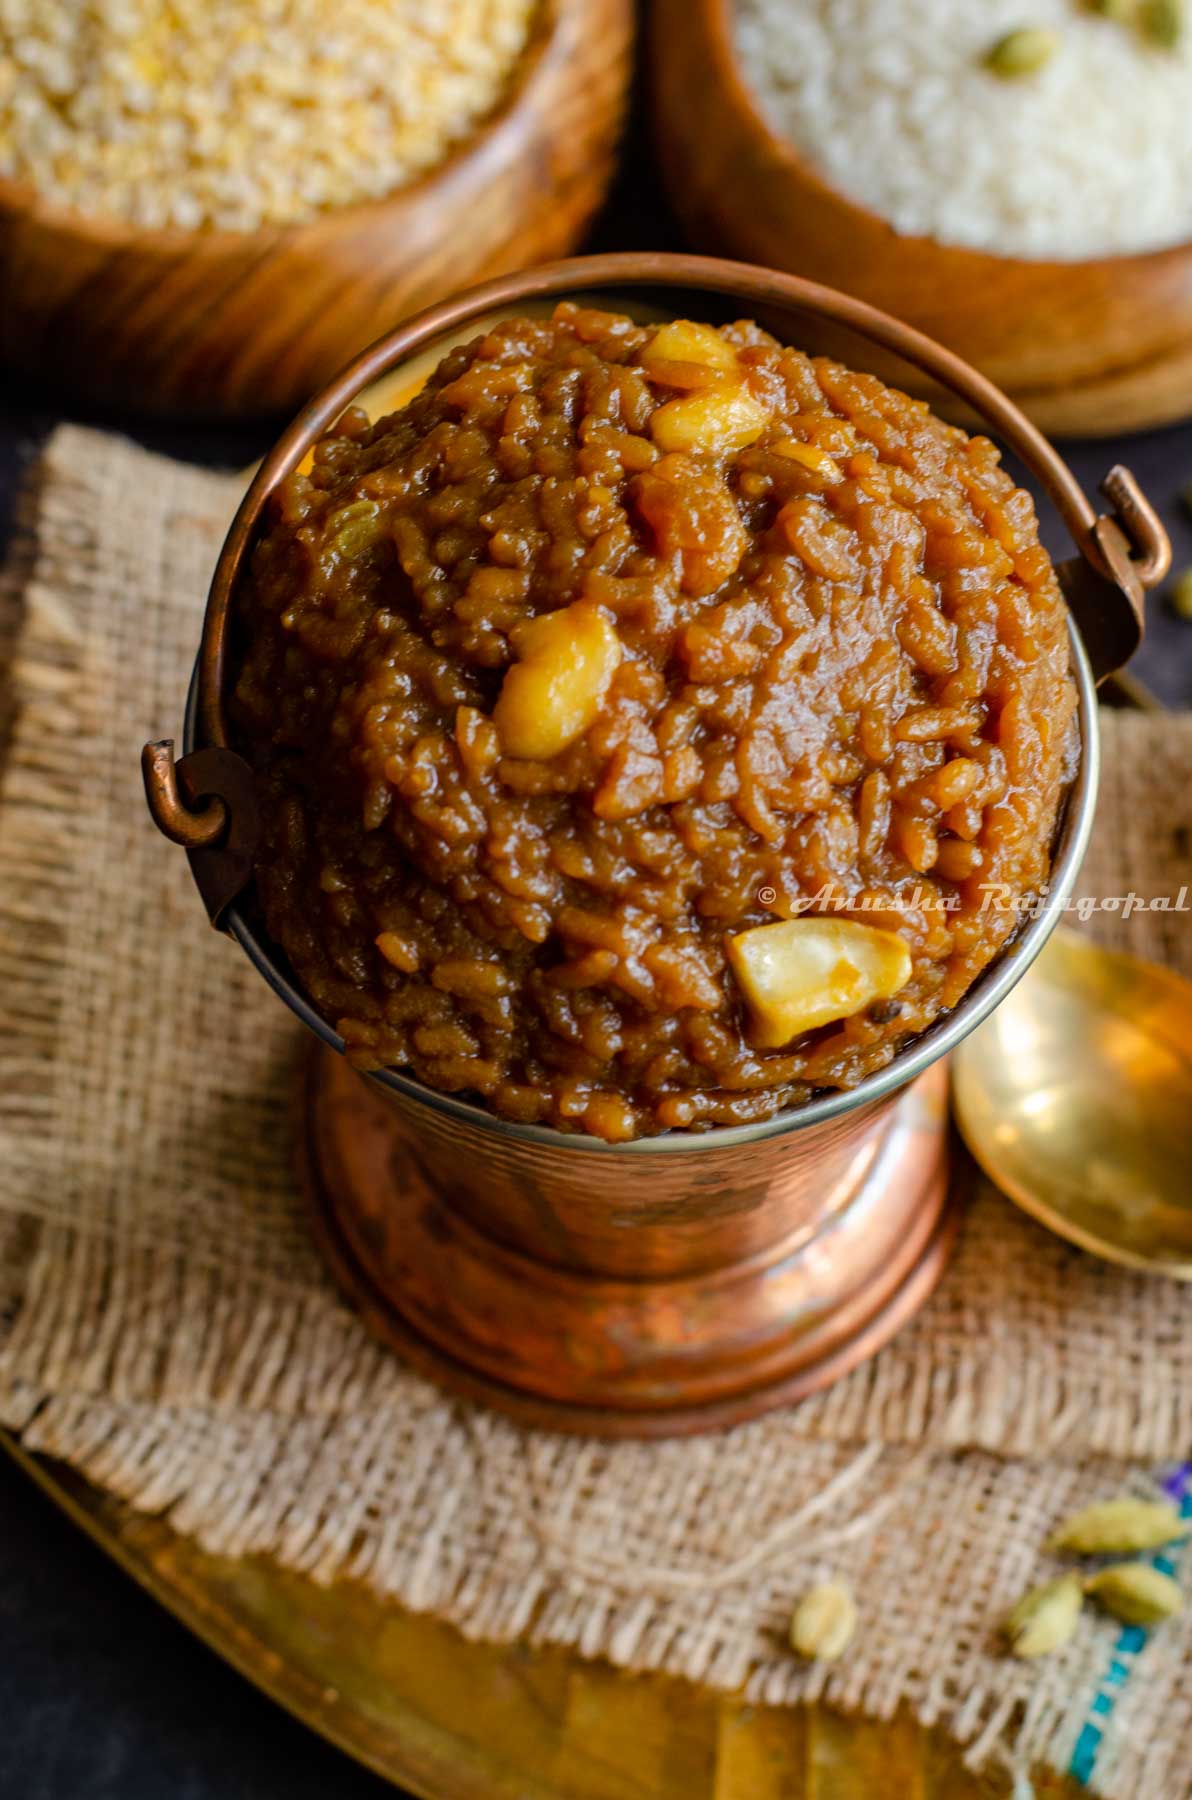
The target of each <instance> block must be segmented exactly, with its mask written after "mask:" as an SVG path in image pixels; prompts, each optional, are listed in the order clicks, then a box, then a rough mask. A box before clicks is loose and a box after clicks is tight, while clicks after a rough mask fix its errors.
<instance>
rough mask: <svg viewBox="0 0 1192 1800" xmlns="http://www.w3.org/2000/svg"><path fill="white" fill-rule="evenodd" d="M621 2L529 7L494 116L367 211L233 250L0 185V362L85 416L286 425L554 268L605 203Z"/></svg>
mask: <svg viewBox="0 0 1192 1800" xmlns="http://www.w3.org/2000/svg"><path fill="white" fill-rule="evenodd" d="M632 36H633V3H632V0H543V3H542V6H541V13H540V22H539V24H538V27H537V29H536V31H535V33H534V36H533V38H532V41H531V43H530V45H529V46H528V48H527V50H526V52H525V54H524V56H523V57H522V60H521V63H520V66H519V68H518V70H517V72H516V74H515V77H514V80H513V83H512V86H511V88H510V91H509V92H508V94H507V96H506V98H505V100H504V102H503V103H502V105H501V106H500V108H499V109H498V111H497V112H496V113H495V114H493V115H492V116H491V117H490V118H489V119H488V120H486V121H485V122H484V123H483V124H482V125H481V126H480V127H479V128H478V129H477V131H476V132H475V133H474V134H473V135H472V136H471V137H470V138H468V139H467V140H466V142H464V143H463V144H462V145H460V146H459V148H458V149H457V150H456V151H455V152H454V153H453V154H452V155H451V156H450V157H448V158H447V159H446V160H445V161H444V162H442V163H440V164H439V165H437V166H436V167H435V168H433V169H432V170H431V171H430V172H429V173H428V174H426V175H425V176H424V177H423V178H422V179H421V180H419V181H417V182H414V183H412V184H411V185H409V186H408V187H405V188H402V189H400V190H398V191H397V192H395V193H394V194H392V195H391V196H389V197H388V198H386V199H382V200H377V201H369V202H366V203H363V204H361V205H357V206H351V207H343V208H339V209H337V210H334V211H331V212H327V213H323V214H320V215H319V216H318V217H317V218H314V219H312V220H310V221H309V222H307V223H304V224H299V225H294V226H289V227H284V228H278V227H274V228H270V229H266V230H260V231H251V232H228V231H195V232H190V231H151V230H145V229H141V228H140V227H137V226H133V225H128V224H125V223H124V222H122V221H120V220H116V219H101V218H92V217H87V216H84V215H83V214H81V213H77V212H73V211H70V210H68V209H65V208H61V207H53V206H50V205H48V204H46V203H44V202H43V201H41V200H40V199H39V197H38V196H37V195H36V194H35V193H34V192H33V191H32V190H31V189H30V188H29V187H27V186H24V185H17V184H14V183H11V182H0V361H3V362H4V363H5V364H7V365H8V366H10V367H12V368H15V369H19V370H21V371H23V372H24V371H28V372H38V373H40V374H42V375H43V376H44V377H46V378H48V379H51V380H52V381H53V382H54V383H55V384H56V385H65V386H68V387H69V388H70V389H71V391H72V392H73V394H75V395H76V396H81V397H83V398H85V399H87V400H92V401H98V402H100V403H102V404H116V405H119V406H121V407H122V408H125V409H128V408H132V409H136V410H139V411H146V412H154V413H163V414H184V415H187V416H190V417H225V418H226V417H235V416H246V415H251V414H265V413H271V412H281V411H292V410H293V409H294V408H295V407H296V406H297V405H299V404H300V403H301V402H302V401H303V400H305V399H306V398H307V397H308V396H309V395H310V394H312V393H313V392H315V391H316V390H317V389H318V388H320V387H321V386H322V385H323V384H324V383H325V382H326V381H327V380H328V379H329V378H330V377H331V376H332V375H333V374H334V373H335V372H336V370H337V369H338V368H339V367H340V366H341V365H342V364H343V363H344V362H345V361H346V360H347V359H348V357H349V356H351V355H352V354H353V353H354V352H356V351H358V350H360V349H361V348H362V347H363V346H364V345H365V344H368V343H370V342H371V341H372V339H373V338H376V337H379V336H380V335H381V334H382V333H383V332H385V331H387V330H389V329H390V328H391V327H392V326H393V325H395V324H396V323H397V321H398V320H399V319H401V318H404V317H406V316H407V315H408V314H409V313H411V312H416V311H417V310H419V309H420V308H422V307H424V306H428V305H431V304H433V302H434V301H436V300H439V299H441V298H443V296H444V295H446V294H449V293H453V292H456V291H457V290H458V289H459V288H461V287H466V286H467V285H468V284H469V283H471V282H473V281H476V280H478V279H480V278H482V277H485V276H490V275H496V274H501V273H503V272H504V271H506V270H508V269H514V268H518V267H520V266H522V265H523V264H527V263H534V262H538V261H541V260H542V259H543V258H547V257H551V256H557V255H560V254H562V253H564V252H565V251H567V250H569V249H571V248H572V247H573V245H574V244H575V243H576V242H577V241H578V239H579V238H580V236H581V235H582V233H583V231H584V228H585V226H586V225H587V222H588V220H589V219H590V217H591V216H592V214H593V212H594V211H595V210H596V208H597V207H598V206H599V204H600V202H601V201H602V199H603V198H604V194H605V191H606V189H607V186H608V183H609V180H610V178H611V175H612V170H613V152H614V147H615V143H616V138H617V134H618V131H619V128H620V124H621V118H622V114H623V111H624V104H625V97H626V93H627V89H628V82H629V73H630V52H631V47H632Z"/></svg>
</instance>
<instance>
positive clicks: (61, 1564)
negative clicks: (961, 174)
mask: <svg viewBox="0 0 1192 1800" xmlns="http://www.w3.org/2000/svg"><path fill="white" fill-rule="evenodd" d="M639 112H640V109H639ZM678 243H679V240H678V236H677V233H676V231H675V228H674V225H673V223H672V222H671V220H670V219H669V217H668V215H667V213H666V209H665V206H664V204H663V202H662V200H661V198H660V196H659V194H658V191H657V188H656V185H655V179H654V176H653V170H652V162H651V158H650V155H649V150H648V145H647V144H646V143H645V142H644V140H643V138H642V135H641V133H640V131H635V132H633V133H631V134H630V137H629V139H628V141H627V144H626V148H625V155H624V159H623V173H622V177H621V181H620V183H619V186H618V189H617V192H616V193H615V194H614V196H613V199H612V201H611V202H610V205H609V206H608V208H606V210H605V212H604V214H603V215H602V217H601V219H600V220H599V221H598V222H597V225H596V228H595V230H594V232H593V233H592V235H591V239H590V242H589V245H588V246H587V247H588V248H591V249H606V250H607V249H639V248H640V249H667V248H674V247H678ZM0 379H5V378H0ZM0 393H2V395H3V398H2V399H0V533H2V532H3V530H4V528H5V526H6V524H7V520H8V517H9V514H10V510H11V502H12V499H13V496H14V493H15V491H16V487H17V483H18V481H19V478H20V470H21V468H22V467H23V466H24V465H25V464H26V463H27V462H28V461H29V460H30V459H31V458H32V457H33V456H35V455H36V452H37V446H38V443H39V442H40V440H41V439H42V437H43V436H44V435H45V433H46V432H47V431H48V430H49V429H50V428H51V427H52V426H53V424H54V423H55V421H56V419H58V418H60V417H64V416H69V417H76V418H77V417H80V416H82V417H85V416H86V415H85V414H81V413H80V411H79V409H78V408H72V407H71V406H70V405H69V403H68V401H64V402H63V403H62V404H60V405H58V406H57V407H55V405H54V404H53V403H52V402H51V403H48V402H47V399H46V396H45V395H44V393H40V392H39V393H34V392H32V391H28V390H23V389H22V387H21V385H20V383H19V382H15V381H13V380H12V379H11V378H7V379H6V385H5V387H4V388H3V389H2V390H0ZM94 422H99V423H111V424H115V425H117V426H118V427H119V428H120V429H124V430H128V431H130V432H131V433H132V434H133V435H135V436H137V437H138V438H140V439H141V440H142V441H143V442H145V443H146V444H148V445H149V446H150V447H152V448H155V449H160V450H163V451H167V452H169V453H170V454H174V455H185V456H187V457H189V458H192V459H194V460H196V461H207V462H212V463H226V464H231V465H233V466H237V465H240V464H244V463H247V462H248V461H250V460H251V459H252V458H253V457H254V456H257V455H259V454H260V453H261V452H262V451H263V450H264V449H265V448H266V447H267V446H268V444H269V442H270V440H271V438H272V436H273V435H274V428H273V427H271V426H269V425H264V426H258V427H256V428H254V429H247V430H244V431H235V432H233V431H228V430H211V429H202V430H200V429H192V430H181V429H179V428H177V427H174V428H167V427H162V426H142V425H138V424H137V423H136V422H135V421H129V420H103V421H94ZM1065 454H1066V455H1067V457H1068V460H1069V462H1070V463H1071V465H1072V467H1073V469H1074V470H1075V472H1076V474H1077V475H1078V476H1079V477H1080V479H1081V480H1082V482H1083V483H1084V485H1085V488H1086V490H1087V491H1089V492H1090V493H1091V492H1093V491H1094V490H1095V488H1096V485H1097V482H1098V481H1099V480H1100V478H1101V476H1102V475H1103V474H1104V473H1105V472H1106V470H1108V469H1109V467H1110V466H1111V465H1112V464H1113V463H1114V462H1124V463H1126V464H1127V465H1128V466H1129V467H1130V468H1132V469H1133V471H1134V473H1135V474H1136V475H1137V476H1138V478H1139V480H1140V482H1141V483H1142V486H1143V489H1144V491H1145V492H1146V493H1147V494H1148V496H1149V497H1150V499H1151V500H1152V501H1153V502H1154V503H1155V504H1156V506H1158V507H1159V508H1160V510H1161V511H1162V512H1163V515H1164V518H1165V521H1166V523H1167V525H1168V527H1169V529H1170V530H1171V533H1172V538H1173V541H1174V545H1175V568H1176V570H1177V571H1179V570H1180V569H1182V568H1184V567H1186V566H1187V565H1188V564H1190V563H1192V513H1189V511H1188V510H1186V508H1185V507H1184V505H1183V502H1182V500H1181V495H1182V493H1183V491H1184V490H1185V489H1187V488H1189V487H1190V486H1192V426H1184V427H1178V428H1175V429H1170V430H1165V431H1161V432H1155V433H1152V434H1149V435H1146V436H1141V437H1135V438H1130V439H1121V440H1117V441H1114V442H1103V443H1086V444H1075V445H1069V446H1065ZM130 523H131V524H132V525H133V526H134V527H135V522H130ZM1045 535H1046V536H1047V537H1048V541H1049V544H1050V545H1051V547H1052V548H1054V549H1059V548H1060V546H1061V544H1062V533H1060V532H1058V531H1055V530H1045ZM1065 553H1067V552H1065ZM1132 666H1133V671H1134V673H1136V674H1137V675H1138V676H1140V677H1141V678H1142V680H1144V681H1145V682H1146V683H1147V685H1148V686H1149V687H1150V688H1151V689H1152V691H1153V692H1154V693H1155V694H1156V695H1157V696H1158V697H1159V698H1161V699H1162V700H1163V701H1164V702H1165V704H1167V705H1168V706H1188V705H1192V624H1187V623H1184V622H1183V621H1181V620H1179V619H1177V618H1176V617H1174V615H1173V614H1172V613H1171V611H1170V609H1169V608H1168V607H1167V605H1166V604H1165V602H1164V601H1163V600H1162V599H1153V600H1152V601H1151V604H1150V614H1149V622H1148V640H1147V643H1146V644H1145V646H1144V647H1143V649H1142V651H1141V652H1140V654H1139V656H1138V657H1137V659H1136V661H1135V663H1134V664H1133V665H1132ZM171 723H172V721H169V720H165V721H163V722H162V728H163V730H165V729H167V728H168V727H169V726H170V725H171ZM393 1792H394V1790H393V1789H392V1788H390V1787H389V1786H388V1785H387V1784H385V1783H384V1782H382V1781H380V1780H379V1779H378V1778H376V1777H375V1776H372V1775H369V1774H368V1773H366V1772H365V1771H364V1770H362V1769H359V1768H357V1767H355V1766H354V1765H353V1764H351V1763H350V1762H349V1761H348V1760H347V1759H346V1758H344V1757H341V1756H340V1755H339V1754H338V1752H336V1751H334V1750H332V1749H331V1748H329V1747H328V1746H327V1745H325V1744H323V1743H321V1742H320V1741H319V1740H318V1739H317V1738H315V1737H314V1736H312V1735H311V1734H310V1733H309V1732H307V1731H306V1730H305V1729H304V1727H302V1726H300V1725H298V1724H297V1723H295V1722H294V1721H293V1720H291V1719H289V1718H288V1717H287V1716H286V1715H285V1714H284V1713H282V1712H281V1711H280V1710H279V1709H278V1708H276V1707H275V1706H274V1705H273V1704H272V1703H271V1702H270V1701H268V1700H266V1699H265V1698H263V1697H262V1696H261V1695H259V1694H257V1693H256V1692H255V1691H254V1690H253V1689H251V1688H250V1687H249V1686H248V1685H247V1684H246V1683H245V1682H243V1681H242V1680H241V1679H240V1678H239V1677H238V1676H237V1675H235V1674H233V1672H232V1671H231V1670H230V1669H229V1668H227V1667H226V1666H225V1665H224V1664H223V1663H221V1662H220V1661H219V1659H218V1658H217V1657H215V1656H214V1655H213V1654H212V1653H211V1652H210V1651H208V1650H206V1649H205V1648H204V1647H203V1646H202V1645H201V1644H199V1643H197V1642H196V1641H195V1640H194V1639H193V1638H192V1637H190V1635H189V1634H188V1633H187V1632H186V1631H185V1630H184V1628H183V1627H182V1626H181V1625H178V1624H176V1623H175V1622H174V1620H173V1619H171V1618H169V1617H168V1616H167V1615H166V1614H164V1613H163V1612H162V1611H161V1610H160V1609H159V1608H158V1607H157V1606H156V1605H155V1603H154V1602H153V1601H151V1600H150V1599H148V1598H147V1597H146V1596H145V1595H143V1594H142V1593H140V1591H139V1590H138V1589H137V1588H136V1587H135V1586H134V1584H133V1583H132V1582H131V1581H130V1580H129V1579H128V1577H127V1576H125V1575H124V1574H122V1573H121V1572H120V1571H119V1570H118V1569H117V1568H115V1567H114V1566H113V1565H112V1564H110V1563H108V1562H107V1561H106V1559H105V1558H104V1556H103V1555H102V1553H101V1552H100V1551H98V1550H96V1549H95V1548H94V1547H93V1546H92V1545H91V1544H90V1543H88V1542H87V1541H85V1540H84V1539H83V1538H82V1537H81V1536H80V1535H79V1534H78V1533H77V1532H76V1530H75V1528H74V1527H73V1526H71V1525H70V1524H68V1523H67V1521H66V1520H65V1519H64V1518H63V1517H62V1516H61V1515H59V1514H58V1513H57V1512H56V1510H55V1509H54V1507H53V1506H52V1504H51V1503H50V1502H49V1501H48V1500H46V1499H45V1498H44V1497H43V1496H42V1495H41V1494H39V1493H38V1492H36V1491H35V1490H34V1489H33V1487H32V1486H31V1485H30V1484H29V1482H28V1481H27V1480H26V1478H25V1477H24V1476H23V1475H21V1474H20V1473H19V1472H18V1471H17V1470H16V1469H15V1468H14V1467H10V1466H9V1465H8V1464H7V1463H6V1462H4V1460H3V1459H2V1458H0V1800H18V1797H19V1800H281V1797H283V1796H284V1800H307V1797H308V1796H309V1797H311V1800H314V1797H315V1796H318V1800H380V1796H381V1795H392V1794H393Z"/></svg>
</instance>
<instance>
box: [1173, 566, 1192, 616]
mask: <svg viewBox="0 0 1192 1800" xmlns="http://www.w3.org/2000/svg"><path fill="white" fill-rule="evenodd" d="M1169 598H1170V601H1171V610H1172V612H1173V613H1174V614H1175V616H1176V618H1177V619H1192V569H1185V570H1184V571H1183V573H1182V574H1180V575H1177V576H1176V578H1175V580H1174V581H1173V582H1172V584H1171V590H1170V595H1169Z"/></svg>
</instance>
